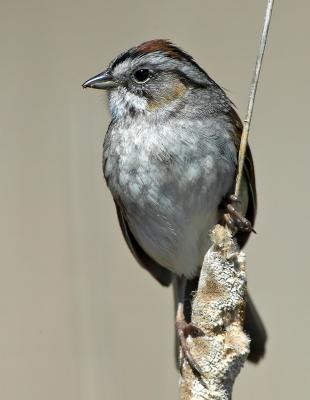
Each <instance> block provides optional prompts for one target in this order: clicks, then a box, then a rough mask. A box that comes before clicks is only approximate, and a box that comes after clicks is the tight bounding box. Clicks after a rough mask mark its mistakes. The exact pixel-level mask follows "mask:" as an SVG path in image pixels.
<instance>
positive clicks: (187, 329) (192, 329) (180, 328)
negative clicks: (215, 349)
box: [175, 318, 204, 375]
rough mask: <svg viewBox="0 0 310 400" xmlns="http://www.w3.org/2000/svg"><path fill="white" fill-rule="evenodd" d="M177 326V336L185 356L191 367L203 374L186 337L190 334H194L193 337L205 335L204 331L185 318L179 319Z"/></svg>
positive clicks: (195, 371) (196, 372)
mask: <svg viewBox="0 0 310 400" xmlns="http://www.w3.org/2000/svg"><path fill="white" fill-rule="evenodd" d="M175 326H176V331H177V336H178V338H179V343H180V346H181V350H182V355H183V357H184V358H185V359H186V361H187V362H188V363H189V365H190V366H191V368H192V370H193V372H194V373H195V374H198V375H203V372H202V370H201V368H200V366H199V365H198V363H197V362H196V361H195V359H194V357H193V356H192V354H191V352H190V349H189V347H188V344H187V342H186V338H187V337H188V336H192V337H198V336H204V332H203V331H202V330H201V329H200V328H198V327H196V326H194V325H193V324H190V323H187V322H186V321H185V320H184V318H183V319H177V320H176V323H175ZM180 369H181V363H180Z"/></svg>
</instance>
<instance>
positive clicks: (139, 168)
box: [82, 39, 267, 372]
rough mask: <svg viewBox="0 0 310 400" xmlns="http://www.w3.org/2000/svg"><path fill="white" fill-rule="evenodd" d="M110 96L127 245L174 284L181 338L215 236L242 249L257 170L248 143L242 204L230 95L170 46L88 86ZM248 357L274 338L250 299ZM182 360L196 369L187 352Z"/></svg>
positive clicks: (134, 53)
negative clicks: (229, 232)
mask: <svg viewBox="0 0 310 400" xmlns="http://www.w3.org/2000/svg"><path fill="white" fill-rule="evenodd" d="M82 86H83V88H94V89H101V90H106V91H107V98H108V105H109V109H110V113H111V117H112V118H111V122H110V125H109V127H108V130H107V133H106V135H105V139H104V143H103V161H102V165H103V173H104V177H105V180H106V183H107V186H108V188H109V189H110V191H111V194H112V196H113V199H114V202H115V206H116V212H117V217H118V221H119V225H120V227H121V230H122V233H123V236H124V239H125V241H126V243H127V245H128V247H129V249H130V251H131V253H132V254H133V256H134V257H135V259H136V260H137V262H138V263H139V264H140V265H141V266H142V267H143V268H144V269H146V270H147V271H148V272H149V273H150V274H151V275H152V276H153V277H154V278H155V279H156V280H157V281H159V282H160V283H161V284H162V285H163V286H169V285H172V286H173V290H174V297H175V304H176V305H175V311H176V323H175V326H176V334H177V338H178V339H181V336H182V334H184V332H186V334H187V335H188V334H191V332H194V331H195V330H196V331H197V329H199V328H198V327H194V326H192V324H191V301H192V297H193V293H194V292H195V290H197V285H198V279H199V273H200V269H201V266H202V263H203V259H204V255H205V253H206V252H207V250H208V249H209V247H210V245H211V242H210V236H209V233H210V230H211V228H212V227H213V226H214V225H215V224H217V223H226V224H227V225H228V226H230V227H231V228H232V229H234V232H235V238H236V240H237V242H238V244H239V246H240V247H241V248H242V247H243V246H244V245H245V243H246V242H247V240H248V238H249V236H250V234H251V232H252V231H253V226H254V221H255V217H256V209H257V194H256V186H255V173H254V164H253V158H252V154H251V150H250V147H249V146H247V150H246V158H245V164H244V174H243V179H242V183H241V191H240V195H239V197H238V199H236V198H235V197H234V196H233V188H234V181H235V177H236V171H237V160H238V150H239V146H240V140H241V134H242V129H243V126H242V122H241V120H240V118H239V116H238V114H237V111H236V108H235V106H234V104H233V103H232V101H231V100H230V99H229V98H228V96H227V95H226V93H225V91H224V90H223V89H222V88H221V87H220V86H219V85H218V84H217V83H216V82H215V81H214V80H213V79H212V78H211V77H210V76H209V75H208V74H207V73H206V72H205V70H204V69H203V68H201V67H200V66H199V64H198V63H197V62H196V61H195V60H194V58H193V57H192V56H191V55H189V53H187V52H185V51H184V50H182V49H181V48H179V47H177V46H176V45H174V44H173V43H172V42H170V41H169V40H165V39H155V40H150V41H147V42H144V43H142V44H140V45H138V46H134V47H132V48H130V49H129V50H127V51H125V52H122V53H121V54H120V55H118V56H117V57H116V58H114V59H113V60H112V61H111V63H110V64H109V65H108V67H107V68H106V69H105V70H104V71H103V72H101V73H99V74H98V75H96V76H94V77H92V78H90V79H88V80H87V81H86V82H84V83H83V85H82ZM244 329H245V331H246V332H247V333H248V335H249V336H250V339H251V344H250V354H249V357H248V359H249V360H250V361H253V362H258V361H259V360H260V359H261V358H262V357H263V355H264V353H265V345H266V340H267V334H266V330H265V327H264V324H263V322H262V320H261V318H260V316H259V314H258V312H257V311H256V308H255V306H254V304H253V302H252V300H251V298H250V295H249V294H247V302H246V310H245V322H244ZM182 350H183V353H184V356H185V358H186V359H187V360H188V361H189V363H190V364H191V365H192V367H193V368H194V369H196V371H198V372H199V367H198V366H197V365H196V364H195V360H194V359H193V357H192V355H191V353H190V349H188V348H187V347H186V345H183V347H182Z"/></svg>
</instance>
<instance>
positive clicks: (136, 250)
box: [115, 201, 172, 286]
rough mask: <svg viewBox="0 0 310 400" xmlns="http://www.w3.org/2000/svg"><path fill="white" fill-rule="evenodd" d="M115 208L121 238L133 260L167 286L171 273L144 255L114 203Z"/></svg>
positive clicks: (170, 279)
mask: <svg viewBox="0 0 310 400" xmlns="http://www.w3.org/2000/svg"><path fill="white" fill-rule="evenodd" d="M115 206H116V211H117V216H118V221H119V224H120V227H121V230H122V233H123V236H124V238H125V240H126V243H127V245H128V247H129V249H130V251H131V253H132V254H133V256H134V257H135V259H136V260H137V261H138V263H139V264H140V265H141V266H142V267H143V268H145V269H146V270H147V271H149V273H150V274H151V275H152V276H153V277H154V278H155V279H157V280H158V282H159V283H161V284H162V285H164V286H169V285H170V283H171V281H172V273H171V272H170V271H169V270H168V269H166V268H164V267H162V266H161V265H159V264H158V263H157V262H156V261H154V260H153V259H152V258H151V257H150V256H149V255H148V254H146V252H145V251H144V250H143V249H142V247H141V246H140V245H139V243H138V242H137V241H136V239H135V237H134V235H133V234H132V232H131V230H130V228H129V225H128V222H127V221H126V218H125V215H124V213H123V212H122V210H121V207H120V206H119V205H118V204H117V202H116V201H115Z"/></svg>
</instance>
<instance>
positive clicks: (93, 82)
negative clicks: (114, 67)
mask: <svg viewBox="0 0 310 400" xmlns="http://www.w3.org/2000/svg"><path fill="white" fill-rule="evenodd" d="M116 86H118V82H117V81H116V80H115V79H113V77H112V75H111V74H110V73H109V72H108V71H104V72H101V73H100V74H98V75H96V76H94V77H93V78H90V79H88V80H87V81H86V82H84V83H83V85H82V87H83V88H84V89H85V88H93V89H113V88H115V87H116Z"/></svg>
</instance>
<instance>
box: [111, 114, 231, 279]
mask: <svg viewBox="0 0 310 400" xmlns="http://www.w3.org/2000/svg"><path fill="white" fill-rule="evenodd" d="M232 129H233V127H232V126H231V125H230V124H229V123H227V121H225V120H224V119H216V120H215V119H208V120H205V121H201V120H190V121H186V120H173V121H170V122H166V123H165V124H164V125H154V124H152V125H151V126H150V125H148V124H147V123H146V121H144V120H143V119H141V120H140V121H139V123H130V124H128V125H124V124H115V125H112V126H111V128H110V129H109V132H108V134H107V136H106V139H105V144H104V155H103V158H104V173H105V177H106V180H107V183H108V186H109V188H110V190H111V192H112V194H113V197H114V198H115V200H116V201H117V202H118V203H119V204H120V205H121V207H122V209H123V210H124V212H125V215H126V219H127V221H128V224H129V226H130V229H131V230H132V232H133V234H134V236H135V237H136V239H137V241H138V242H139V244H140V245H141V246H142V248H143V249H144V250H145V251H146V252H147V253H148V254H149V255H150V256H151V257H152V258H154V259H155V260H156V261H157V262H158V263H159V264H161V265H162V266H165V267H167V268H168V269H170V270H172V271H173V272H176V273H177V274H184V275H186V276H193V275H194V274H195V271H196V269H197V267H198V266H200V265H201V262H202V259H203V256H204V254H205V251H206V250H207V248H208V246H209V235H208V233H209V229H210V228H211V226H212V225H213V224H214V223H215V222H216V221H217V218H218V205H219V203H220V201H221V200H222V198H223V197H224V196H225V195H226V194H227V192H228V191H229V190H230V188H231V186H232V182H233V178H234V173H235V163H236V149H235V145H234V143H233V140H232V135H231V132H232Z"/></svg>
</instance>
